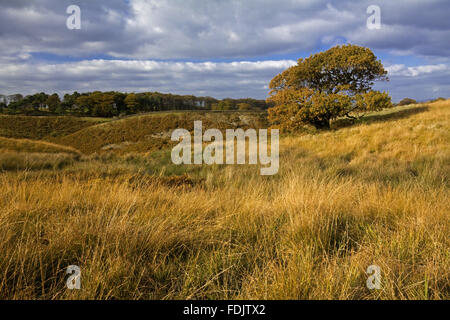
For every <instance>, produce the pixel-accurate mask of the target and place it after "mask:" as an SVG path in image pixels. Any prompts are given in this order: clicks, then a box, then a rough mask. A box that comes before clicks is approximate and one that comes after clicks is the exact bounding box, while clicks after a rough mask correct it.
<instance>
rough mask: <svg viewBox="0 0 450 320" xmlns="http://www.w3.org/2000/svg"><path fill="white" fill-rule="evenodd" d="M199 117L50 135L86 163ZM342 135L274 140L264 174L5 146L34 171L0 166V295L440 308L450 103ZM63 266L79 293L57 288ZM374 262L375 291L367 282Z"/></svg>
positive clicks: (244, 168)
mask: <svg viewBox="0 0 450 320" xmlns="http://www.w3.org/2000/svg"><path fill="white" fill-rule="evenodd" d="M221 116H225V115H221ZM230 116H233V117H234V118H233V121H232V120H231V118H221V117H217V118H214V117H213V116H211V117H212V118H211V119H208V117H209V115H207V114H206V115H202V117H204V118H202V119H204V120H205V123H207V122H208V121H211V123H210V124H211V125H214V126H219V125H223V126H228V125H230V124H231V122H237V121H238V120H237V118H236V117H238V115H228V117H230ZM198 118H199V117H198V115H195V117H194V116H192V115H184V116H180V115H172V116H170V115H155V116H139V117H131V118H128V119H123V120H119V121H112V122H108V123H105V124H96V125H93V126H90V127H87V128H83V129H81V130H79V131H77V132H73V133H71V134H69V135H65V136H63V137H58V138H56V139H59V141H60V143H62V144H65V145H71V146H75V147H78V148H79V149H80V150H82V151H83V153H85V154H89V153H91V152H95V153H96V152H97V151H98V150H99V149H100V150H101V149H102V148H103V147H104V146H105V145H108V144H109V145H110V144H120V143H123V142H133V141H135V142H140V141H146V139H148V137H147V135H152V134H153V135H157V134H159V135H161V133H162V135H163V136H166V134H164V133H165V132H166V131H167V130H169V128H171V127H172V128H173V127H175V126H185V127H186V128H190V127H189V122H191V121H192V120H193V119H195V120H197V119H198ZM240 121H243V120H242V119H240ZM236 125H238V123H236ZM341 125H342V127H341V128H340V129H334V130H329V131H324V132H311V133H308V134H295V135H294V134H292V135H289V136H284V137H282V139H281V140H280V170H279V173H278V174H276V175H274V176H261V175H259V168H258V166H255V165H235V166H233V165H229V166H228V165H220V166H218V165H211V166H207V165H204V166H187V165H186V166H175V165H174V164H172V163H171V161H170V153H169V150H170V149H163V150H161V151H152V152H147V153H142V152H141V151H142V150H141V151H139V152H135V153H129V154H123V155H122V154H121V153H122V151H123V150H126V148H125V147H124V148H123V149H118V148H114V147H112V148H110V150H109V151H110V152H106V150H105V153H104V154H100V155H99V154H95V155H94V154H93V155H83V156H81V157H79V158H77V157H76V156H75V155H74V156H72V155H69V156H70V157H71V158H67V159H65V160H64V159H61V158H59V159H53V158H50V156H52V154H45V155H44V158H36V159H35V160H33V159H32V158H33V157H35V154H34V153H28V152H16V151H14V152H16V153H15V155H18V154H20V155H22V156H27V157H31V159H29V161H31V162H30V163H26V162H23V165H24V166H25V167H23V166H19V167H17V166H16V167H15V168H14V167H12V168H8V167H7V166H6V169H5V167H3V169H1V170H0V172H1V173H0V189H1V190H2V192H1V193H0V252H2V259H0V270H2V274H3V277H2V278H1V280H0V299H19V298H22V299H23V298H26V299H449V298H450V287H449V283H450V273H449V270H450V256H449V254H448V252H449V248H450V241H449V237H448V234H450V220H449V212H450V204H449V202H448V199H449V198H450V185H449V181H450V143H449V141H450V132H449V130H448V128H449V127H450V101H449V100H447V101H440V102H435V103H430V104H428V105H415V106H408V107H401V108H394V109H391V110H386V111H383V112H379V113H374V114H370V115H368V116H367V117H365V118H364V119H363V120H362V121H360V122H359V123H357V124H354V125H348V124H346V123H342V124H341ZM191 126H192V124H191ZM90 137H91V138H92V140H89V138H90ZM155 139H156V138H155ZM10 143H11V140H6V142H3V145H8V144H10ZM21 143H22V144H25V145H27V144H28V143H30V142H29V141H26V142H23V141H22V142H18V145H19V146H20V144H21ZM46 146H47V145H46ZM9 148H11V147H9ZM26 148H30V149H29V150H32V151H35V150H36V149H35V146H34V145H32V146H27V147H26ZM26 148H25V147H17V150H21V151H24V150H26ZM55 148H56V149H55V150H57V147H55ZM78 148H77V149H78ZM148 148H150V146H148ZM50 149H51V148H50ZM52 150H53V149H52ZM8 152H9V151H8ZM11 152H12V151H11ZM41 155H42V154H41ZM53 155H54V156H57V157H59V156H60V154H59V153H57V154H53ZM42 159H45V161H47V163H39V162H38V161H40V160H42ZM2 161H3V160H2V158H1V157H0V166H1V165H3V166H4V163H3V162H2ZM33 161H35V162H33ZM36 161H37V162H36ZM8 163H9V164H10V165H14V164H15V163H17V162H14V161H13V162H11V161H10V162H6V164H7V165H8ZM31 163H35V166H34V167H33V166H32V164H31ZM30 169H32V170H30ZM71 264H75V265H78V266H80V267H81V268H82V272H83V277H82V279H83V280H82V281H83V282H82V288H83V289H82V290H67V289H66V288H65V279H66V274H65V267H66V266H68V265H71ZM370 265H377V266H379V267H380V270H381V276H382V278H381V289H380V290H369V289H368V288H367V286H366V281H367V274H366V270H367V267H368V266H370Z"/></svg>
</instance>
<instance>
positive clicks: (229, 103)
mask: <svg viewBox="0 0 450 320" xmlns="http://www.w3.org/2000/svg"><path fill="white" fill-rule="evenodd" d="M269 107H271V105H270V104H268V103H267V102H266V101H264V100H256V99H251V98H246V99H230V98H226V99H223V100H218V99H215V98H212V97H196V96H192V95H189V96H182V95H174V94H164V93H159V92H143V93H122V92H116V91H110V92H100V91H94V92H87V93H78V92H76V91H75V92H74V93H72V94H65V95H64V97H63V99H62V100H61V98H60V97H59V95H58V94H56V93H54V94H51V95H49V94H46V93H44V92H41V93H36V94H33V95H28V96H25V97H24V96H23V95H21V94H13V95H8V96H6V95H0V112H1V113H5V114H26V115H75V116H93V117H115V116H122V115H128V114H136V113H141V112H153V111H166V110H265V109H267V108H269Z"/></svg>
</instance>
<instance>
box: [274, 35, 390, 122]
mask: <svg viewBox="0 0 450 320" xmlns="http://www.w3.org/2000/svg"><path fill="white" fill-rule="evenodd" d="M377 80H388V77H387V71H386V70H385V69H384V67H383V65H382V63H381V61H380V60H377V58H376V56H375V55H374V54H373V52H372V51H371V50H370V49H369V48H364V47H361V46H357V45H350V44H349V45H343V46H336V47H333V48H331V49H329V50H327V51H324V52H320V53H317V54H314V55H311V56H310V57H309V58H306V59H302V58H301V59H299V60H298V63H297V65H295V66H292V67H290V68H288V69H287V70H285V71H284V72H282V73H280V74H278V75H277V76H276V77H275V78H273V79H272V81H271V82H270V86H269V87H270V94H269V98H268V99H267V101H268V102H270V103H273V104H274V105H275V106H274V107H273V108H270V109H269V120H270V121H271V122H272V123H273V124H274V125H275V126H279V127H281V128H283V129H288V130H291V129H295V128H297V127H298V126H301V125H302V124H305V123H306V124H311V125H313V126H315V127H316V128H329V127H330V121H331V120H332V119H335V118H337V117H341V116H348V117H354V116H355V115H356V116H357V115H358V114H360V113H362V112H366V111H374V110H379V109H382V108H386V107H390V106H391V105H392V104H391V98H390V97H389V95H388V94H387V93H384V92H383V93H382V92H378V91H373V90H372V86H373V84H374V82H375V81H377Z"/></svg>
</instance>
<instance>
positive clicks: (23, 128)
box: [0, 115, 108, 140]
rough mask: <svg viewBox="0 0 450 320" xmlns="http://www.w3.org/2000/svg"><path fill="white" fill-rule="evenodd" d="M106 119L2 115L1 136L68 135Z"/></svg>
mask: <svg viewBox="0 0 450 320" xmlns="http://www.w3.org/2000/svg"><path fill="white" fill-rule="evenodd" d="M105 121H108V120H106V119H99V118H76V117H34V116H7V115H0V136H2V137H6V138H18V139H21V138H26V139H34V140H41V139H42V140H46V139H48V138H52V137H57V136H64V135H68V134H71V133H73V132H76V131H78V130H81V129H83V128H85V127H88V126H92V125H95V124H97V123H101V122H105Z"/></svg>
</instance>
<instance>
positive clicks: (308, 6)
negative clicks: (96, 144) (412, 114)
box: [0, 0, 450, 101]
mask: <svg viewBox="0 0 450 320" xmlns="http://www.w3.org/2000/svg"><path fill="white" fill-rule="evenodd" d="M70 5H77V6H78V7H79V8H80V27H81V28H80V29H69V28H68V27H67V20H68V18H69V19H71V18H70V16H71V13H72V12H70V13H67V8H68V7H69V6H70ZM371 5H376V6H378V7H379V8H380V23H381V24H380V28H379V29H373V28H368V26H367V20H368V18H369V19H370V17H371V16H372V12H370V13H368V12H367V8H368V7H369V6H371ZM449 16H450V1H449V0H426V1H424V0H404V1H402V0H397V1H392V0H387V1H381V0H380V1H376V0H370V1H365V0H363V1H354V0H340V1H330V0H328V1H322V0H0V94H14V93H22V94H32V93H36V92H41V91H44V92H47V93H53V92H57V93H59V94H64V93H68V92H70V93H71V92H73V91H78V92H87V91H94V90H100V91H110V90H116V91H122V92H144V91H159V92H165V93H174V94H193V95H197V96H212V97H215V98H220V99H222V98H226V97H230V98H247V97H249V98H257V99H265V98H266V97H267V95H268V91H269V89H268V84H269V82H270V80H271V79H272V78H273V77H274V76H275V75H277V74H278V73H280V72H282V71H283V70H285V69H286V68H288V67H290V66H292V65H294V64H296V61H297V59H299V58H305V57H308V56H310V55H311V54H314V53H317V52H320V51H324V50H326V49H329V48H331V47H333V46H335V45H339V44H345V43H352V44H357V45H362V46H366V47H369V48H370V49H372V51H373V52H374V53H375V55H376V56H377V57H378V58H379V59H381V61H382V63H383V65H384V66H385V68H386V69H387V70H388V75H389V78H390V81H389V82H381V83H377V84H376V85H375V89H377V90H385V91H388V92H389V93H390V95H391V96H392V98H393V100H394V101H399V100H400V99H402V98H404V97H410V98H414V99H416V100H420V101H422V100H426V99H430V98H437V97H441V96H442V97H449V96H450V19H449ZM70 21H72V20H70ZM371 21H372V20H371Z"/></svg>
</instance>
